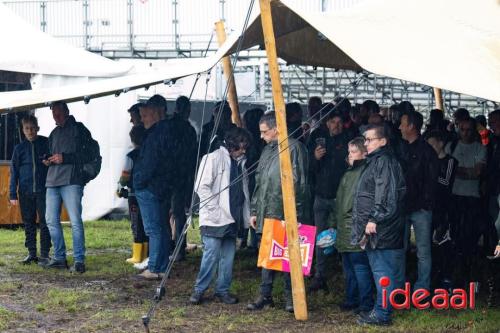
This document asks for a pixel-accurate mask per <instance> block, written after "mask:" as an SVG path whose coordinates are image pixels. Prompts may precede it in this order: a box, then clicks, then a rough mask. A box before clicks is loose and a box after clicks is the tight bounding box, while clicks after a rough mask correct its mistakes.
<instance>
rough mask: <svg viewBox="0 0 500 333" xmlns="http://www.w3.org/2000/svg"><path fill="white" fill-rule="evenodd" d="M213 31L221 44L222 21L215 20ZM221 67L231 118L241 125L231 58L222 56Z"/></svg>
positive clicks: (223, 39) (224, 34) (222, 41)
mask: <svg viewBox="0 0 500 333" xmlns="http://www.w3.org/2000/svg"><path fill="white" fill-rule="evenodd" d="M215 32H216V33H217V42H218V43H219V46H222V44H224V42H225V41H226V30H225V29H224V22H223V21H218V22H215ZM222 68H223V71H224V76H225V77H226V82H227V84H229V89H228V91H227V99H228V102H229V106H230V107H231V112H232V117H231V118H232V120H233V123H235V124H236V126H238V127H241V118H240V107H239V105H238V94H237V93H236V84H235V81H234V72H233V65H232V64H231V59H230V58H229V56H225V57H224V58H222Z"/></svg>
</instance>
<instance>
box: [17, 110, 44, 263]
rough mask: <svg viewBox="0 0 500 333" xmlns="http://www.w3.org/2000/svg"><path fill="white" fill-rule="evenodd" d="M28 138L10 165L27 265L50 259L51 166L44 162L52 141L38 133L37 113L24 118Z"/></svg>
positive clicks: (20, 146)
mask: <svg viewBox="0 0 500 333" xmlns="http://www.w3.org/2000/svg"><path fill="white" fill-rule="evenodd" d="M21 124H22V128H23V133H24V136H25V137H26V140H25V141H23V142H21V143H20V144H18V145H17V146H15V148H14V152H13V154H12V161H11V166H10V203H11V205H13V206H17V205H18V203H19V206H20V208H21V217H22V219H23V223H24V232H25V235H26V241H25V246H26V248H27V249H28V256H27V257H26V258H24V259H23V260H22V261H21V263H23V264H25V265H27V264H30V263H32V262H38V263H39V264H40V265H44V264H46V263H48V262H49V250H50V245H51V242H50V233H49V229H48V228H47V224H46V223H45V180H46V178H47V169H48V167H47V166H45V165H44V164H43V163H42V160H44V159H46V158H47V156H48V155H49V141H48V139H47V138H46V137H44V136H40V135H38V131H39V130H40V128H39V127H38V120H37V118H36V117H35V116H32V115H28V116H25V117H24V118H22V120H21ZM37 213H38V222H39V223H40V257H38V256H37V249H36V221H37Z"/></svg>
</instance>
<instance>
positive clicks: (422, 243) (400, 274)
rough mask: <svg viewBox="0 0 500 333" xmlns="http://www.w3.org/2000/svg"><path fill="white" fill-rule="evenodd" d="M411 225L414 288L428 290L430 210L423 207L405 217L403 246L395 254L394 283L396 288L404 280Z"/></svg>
mask: <svg viewBox="0 0 500 333" xmlns="http://www.w3.org/2000/svg"><path fill="white" fill-rule="evenodd" d="M412 225H413V230H414V232H415V242H416V244H417V258H418V278H417V281H416V282H415V285H414V289H415V290H416V289H420V288H423V289H427V290H430V287H431V271H432V256H431V246H432V212H431V211H428V210H423V209H421V210H418V211H416V212H413V213H410V214H409V215H408V216H407V218H406V226H405V234H404V248H403V249H402V250H398V253H397V254H396V260H397V265H396V266H397V267H396V277H395V278H396V285H397V287H398V288H403V286H404V284H405V282H406V277H405V268H406V251H407V249H408V243H409V241H410V227H411V226H412Z"/></svg>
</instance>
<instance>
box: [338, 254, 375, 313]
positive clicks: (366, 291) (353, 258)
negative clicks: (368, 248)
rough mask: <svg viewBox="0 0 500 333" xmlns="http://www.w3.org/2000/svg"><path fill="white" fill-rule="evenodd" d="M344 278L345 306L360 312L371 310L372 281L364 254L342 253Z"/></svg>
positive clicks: (368, 264)
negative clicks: (356, 308)
mask: <svg viewBox="0 0 500 333" xmlns="http://www.w3.org/2000/svg"><path fill="white" fill-rule="evenodd" d="M341 255H342V265H343V266H344V277H345V301H344V303H345V305H347V306H352V307H359V309H360V310H361V311H370V310H371V309H372V308H373V296H372V294H373V287H372V284H373V281H372V280H373V279H372V272H371V271H370V263H369V262H368V257H367V256H366V253H365V252H342V253H341Z"/></svg>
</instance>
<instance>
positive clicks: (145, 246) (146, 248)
mask: <svg viewBox="0 0 500 333" xmlns="http://www.w3.org/2000/svg"><path fill="white" fill-rule="evenodd" d="M147 257H149V244H148V242H145V243H142V253H141V262H143V261H144V259H146V258H147Z"/></svg>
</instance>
